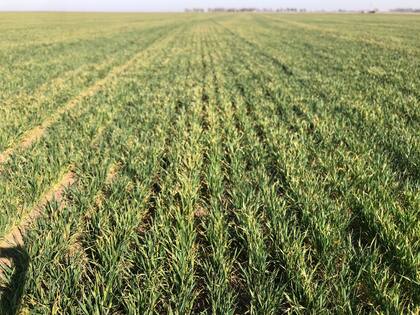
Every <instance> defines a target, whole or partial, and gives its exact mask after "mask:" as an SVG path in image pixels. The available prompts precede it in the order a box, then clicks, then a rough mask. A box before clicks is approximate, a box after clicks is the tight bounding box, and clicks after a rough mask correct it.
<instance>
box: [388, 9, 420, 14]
mask: <svg viewBox="0 0 420 315" xmlns="http://www.w3.org/2000/svg"><path fill="white" fill-rule="evenodd" d="M390 11H391V12H403V13H410V12H416V13H419V12H420V8H419V9H413V8H396V9H392V10H390Z"/></svg>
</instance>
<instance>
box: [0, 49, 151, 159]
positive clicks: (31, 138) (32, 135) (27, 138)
mask: <svg viewBox="0 0 420 315" xmlns="http://www.w3.org/2000/svg"><path fill="white" fill-rule="evenodd" d="M143 53H144V50H142V51H141V52H139V53H137V54H136V55H134V57H132V58H131V59H129V60H128V61H127V62H126V63H124V64H122V65H120V66H116V67H114V68H113V69H112V70H111V71H110V72H109V73H108V74H107V76H106V77H105V78H103V79H101V80H99V81H96V82H95V83H94V84H93V85H91V86H90V87H88V88H87V89H85V90H84V91H83V92H82V93H80V94H79V95H77V96H76V97H74V98H73V99H72V100H70V101H69V102H68V103H67V104H66V105H65V106H63V107H61V108H60V109H58V110H57V111H56V112H55V113H54V114H52V115H51V116H50V117H48V118H47V119H45V120H44V121H43V122H42V124H41V125H39V126H37V127H35V128H33V129H31V130H29V131H27V132H26V133H25V134H24V135H23V137H22V140H21V141H20V142H19V143H17V144H16V145H14V146H12V147H10V148H8V149H7V150H5V151H4V152H3V153H1V154H0V165H1V164H4V163H5V162H6V161H7V160H8V159H9V158H10V157H11V156H12V155H13V153H14V152H15V151H16V150H18V149H25V148H28V147H29V146H31V145H32V144H33V143H34V142H35V141H37V140H38V139H40V138H41V137H42V136H43V135H44V134H45V131H46V129H47V128H49V127H50V126H51V125H52V124H53V123H55V122H56V121H57V120H58V119H59V118H60V116H61V115H63V114H64V113H65V112H68V111H69V110H71V109H72V108H74V107H75V106H76V105H77V104H79V103H80V102H81V101H83V100H84V99H86V98H89V97H92V96H93V95H95V94H96V93H98V92H99V91H100V90H101V89H102V88H103V87H104V86H105V84H106V83H107V82H108V81H110V80H111V79H113V78H114V77H116V76H118V75H120V74H122V73H123V72H124V71H125V70H127V69H128V68H130V67H131V65H132V64H133V63H135V62H136V60H137V59H138V58H139V56H141V55H142V54H143Z"/></svg>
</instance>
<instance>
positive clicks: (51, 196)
mask: <svg viewBox="0 0 420 315" xmlns="http://www.w3.org/2000/svg"><path fill="white" fill-rule="evenodd" d="M75 180H76V177H75V174H74V173H73V172H72V171H70V172H68V173H66V174H65V175H64V176H63V177H62V178H61V180H60V181H59V182H58V183H57V184H56V185H54V186H53V187H52V188H51V189H50V190H49V191H48V192H47V193H45V195H44V196H43V197H42V198H41V200H40V202H39V203H38V204H37V205H36V206H35V207H34V208H33V209H32V210H31V211H30V212H29V214H28V215H27V216H26V217H24V218H23V219H22V220H21V222H20V224H19V225H17V226H15V227H13V228H12V229H11V230H10V232H9V233H8V234H7V235H6V236H5V237H4V238H2V240H1V241H0V276H1V274H2V272H3V268H4V267H11V266H12V260H11V258H10V257H2V256H3V255H2V252H7V251H10V250H11V249H14V248H23V246H24V242H23V238H24V236H25V234H26V232H27V230H28V229H29V227H30V226H31V225H32V224H33V223H34V222H35V221H36V220H37V219H38V218H39V217H40V216H42V214H43V210H44V208H45V206H46V205H47V204H48V203H50V202H52V201H56V202H58V203H60V204H61V203H62V201H63V194H64V191H65V190H66V189H67V188H69V187H70V186H71V185H73V183H74V182H75Z"/></svg>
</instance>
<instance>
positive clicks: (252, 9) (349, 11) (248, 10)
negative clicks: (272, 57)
mask: <svg viewBox="0 0 420 315" xmlns="http://www.w3.org/2000/svg"><path fill="white" fill-rule="evenodd" d="M378 11H379V10H378V9H373V10H367V11H355V10H343V9H339V10H337V11H334V12H339V13H376V12H378ZM389 11H390V12H401V13H410V12H414V13H420V9H412V8H396V9H392V10H389ZM185 12H194V13H204V12H216V13H217V12H307V10H306V9H298V8H283V9H271V8H263V9H259V8H209V9H203V8H192V9H185ZM314 12H328V11H324V10H319V11H314Z"/></svg>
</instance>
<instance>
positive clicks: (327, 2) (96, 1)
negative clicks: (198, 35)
mask: <svg viewBox="0 0 420 315" xmlns="http://www.w3.org/2000/svg"><path fill="white" fill-rule="evenodd" d="M192 7H197V8H210V7H225V8H228V7H235V8H238V7H258V8H274V9H276V8H287V7H294V8H307V9H310V10H320V9H325V10H336V9H373V8H379V9H381V10H388V9H392V8H397V7H399V8H401V7H404V8H419V7H420V0H398V1H392V0H376V1H374V0H367V1H365V0H345V1H337V0H294V1H293V0H277V1H275V0H259V1H258V0H224V1H217V0H216V1H211V0H202V1H198V0H178V1H176V0H172V1H171V0H152V1H150V0H149V1H147V2H146V1H142V0H0V10H1V11H15V10H19V11H29V10H42V11H44V10H47V11H49V10H52V11H57V10H58V11H183V10H184V8H192Z"/></svg>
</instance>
